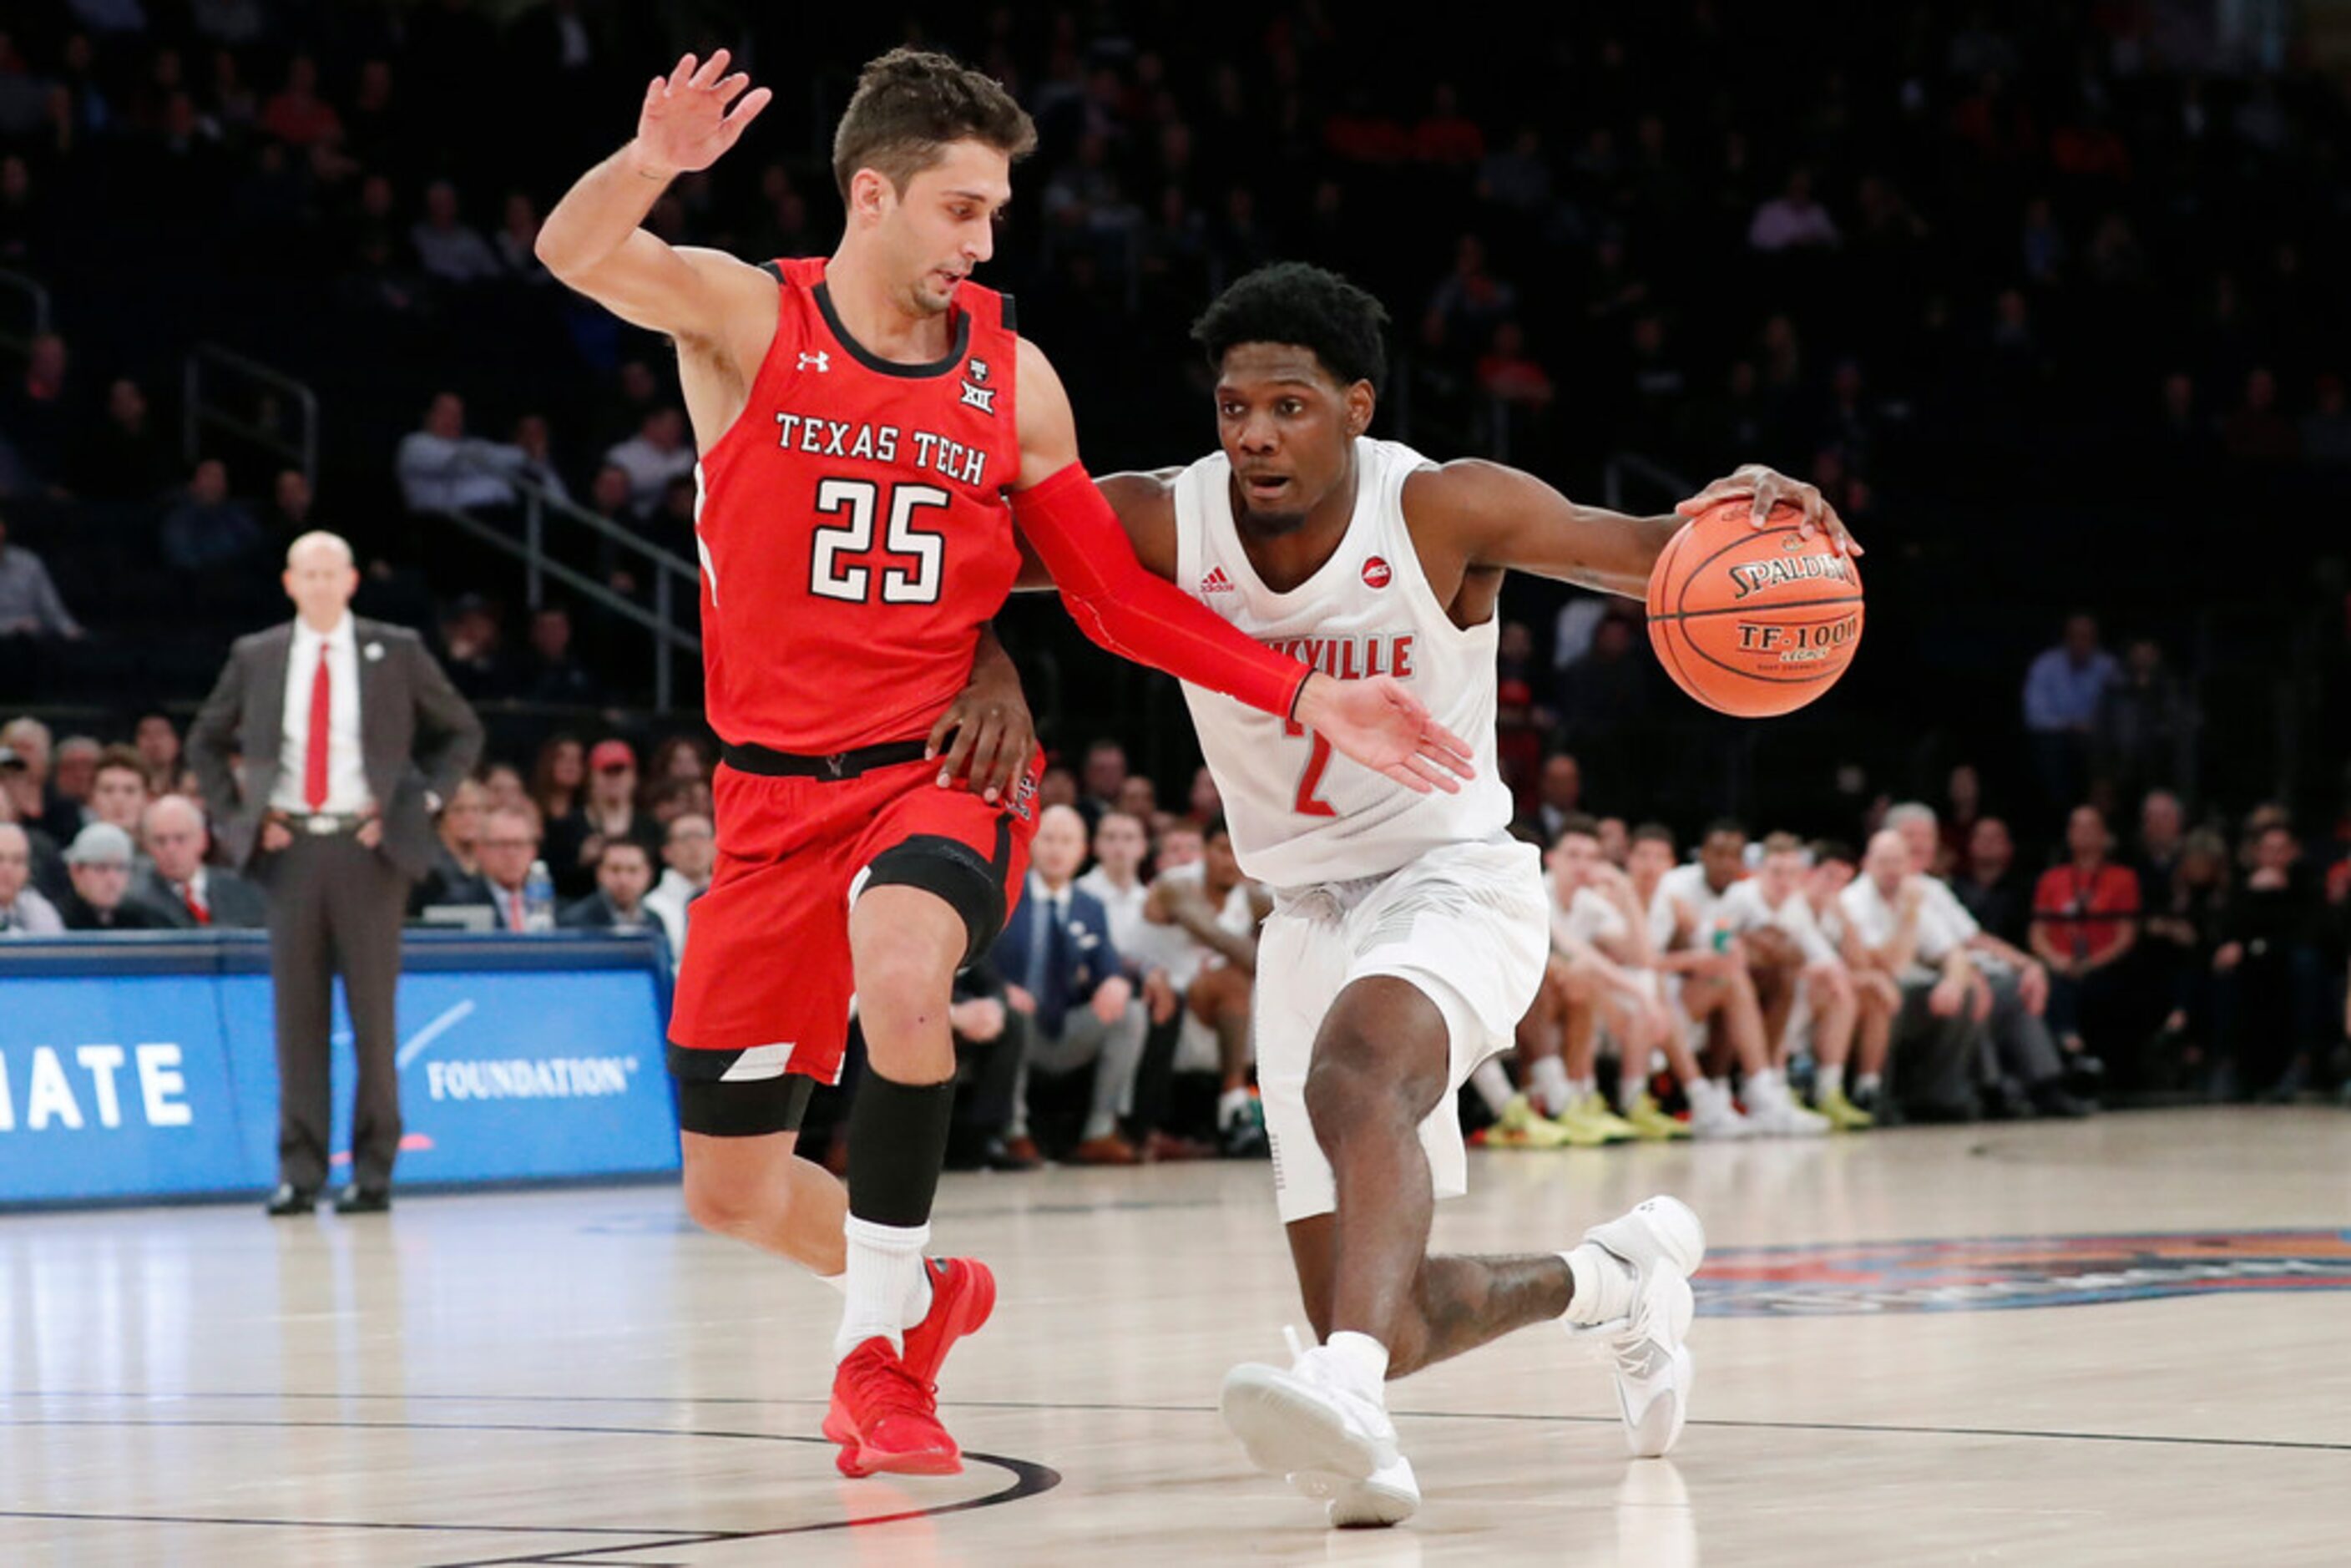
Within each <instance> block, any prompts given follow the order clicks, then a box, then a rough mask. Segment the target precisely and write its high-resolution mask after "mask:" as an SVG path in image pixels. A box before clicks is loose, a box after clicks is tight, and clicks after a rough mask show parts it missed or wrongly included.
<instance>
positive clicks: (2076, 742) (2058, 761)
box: [2024, 613, 2116, 810]
mask: <svg viewBox="0 0 2351 1568" xmlns="http://www.w3.org/2000/svg"><path fill="white" fill-rule="evenodd" d="M2115 674H2116V666H2115V657H2114V655H2113V654H2112V653H2107V652H2106V651H2105V649H2104V648H2101V647H2100V646H2099V645H2098V622H2097V618H2096V617H2095V616H2092V615H2088V614H2083V613H2075V614H2074V615H2070V616H2068V617H2066V620H2065V633H2064V637H2063V638H2062V639H2061V640H2060V641H2059V643H2058V644H2057V645H2056V646H2055V647H2053V648H2051V649H2049V650H2048V651H2047V652H2045V653H2043V654H2042V655H2041V656H2040V657H2039V658H2037V659H2035V660H2033V661H2032V668H2031V669H2030V670H2028V671H2027V672H2026V673H2025V676H2024V728H2025V733H2026V734H2027V736H2029V737H2030V738H2031V744H2032V759H2033V766H2034V768H2035V770H2036V771H2037V772H2038V774H2039V776H2040V781H2041V790H2042V796H2043V800H2044V801H2045V803H2047V804H2048V806H2049V807H2050V809H2051V810H2057V809H2059V808H2060V807H2063V806H2066V805H2069V804H2071V803H2072V802H2073V801H2074V800H2079V799H2081V797H2082V795H2083V793H2084V791H2085V786H2086V785H2087V784H2088V782H2089V759H2090V756H2089V748H2090V738H2091V737H2092V736H2093V735H2094V734H2095V733H2096V729H2097V723H2098V707H2099V705H2100V704H2101V703H2102V702H2103V701H2104V700H2105V693H2106V687H2107V686H2109V685H2112V684H2113V683H2114V679H2115Z"/></svg>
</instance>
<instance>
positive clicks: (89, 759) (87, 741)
mask: <svg viewBox="0 0 2351 1568" xmlns="http://www.w3.org/2000/svg"><path fill="white" fill-rule="evenodd" d="M105 755H106V747H103V746H100V745H99V743H98V737H95V736H89V735H69V736H67V737H65V738H64V739H63V740H60V741H58V742H57V760H56V761H55V762H54V763H52V764H51V765H50V768H49V787H50V788H51V789H55V790H56V791H57V793H58V794H60V795H62V796H64V797H65V798H66V799H67V800H71V801H73V802H74V803H75V804H76V805H78V806H84V807H87V806H88V805H89V798H90V796H91V794H92V793H93V792H95V791H96V789H98V764H99V758H102V757H104V756H105Z"/></svg>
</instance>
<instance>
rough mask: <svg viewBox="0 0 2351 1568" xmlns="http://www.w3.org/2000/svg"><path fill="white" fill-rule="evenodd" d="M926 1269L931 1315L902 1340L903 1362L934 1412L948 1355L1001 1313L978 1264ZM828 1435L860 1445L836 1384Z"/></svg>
mask: <svg viewBox="0 0 2351 1568" xmlns="http://www.w3.org/2000/svg"><path fill="white" fill-rule="evenodd" d="M923 1267H924V1268H925V1270H928V1271H929V1273H930V1277H931V1310H930V1311H929V1312H925V1313H924V1314H923V1321H922V1322H918V1323H916V1324H914V1326H913V1327H912V1328H910V1329H908V1330H907V1331H906V1332H905V1333H904V1334H903V1335H901V1336H900V1337H901V1338H902V1339H904V1342H905V1345H906V1348H905V1351H904V1354H902V1355H901V1357H900V1359H901V1360H902V1361H904V1363H905V1366H906V1370H907V1371H908V1372H910V1373H912V1374H913V1375H914V1379H915V1381H917V1382H919V1383H920V1384H922V1385H923V1386H924V1387H925V1388H926V1389H928V1390H930V1392H931V1397H932V1400H933V1402H934V1406H935V1403H936V1400H937V1397H938V1383H939V1367H940V1365H941V1364H944V1363H945V1362H946V1358H947V1352H948V1350H949V1349H951V1348H952V1347H953V1346H954V1344H955V1342H956V1341H957V1340H959V1339H961V1338H963V1336H964V1335H966V1334H967V1333H977V1332H978V1330H979V1328H980V1326H981V1325H982V1324H984V1323H986V1322H987V1316H988V1314H989V1313H990V1312H994V1311H995V1310H996V1276H995V1275H994V1274H993V1273H991V1272H990V1271H989V1270H988V1267H987V1264H985V1263H983V1262H981V1261H980V1260H978V1259H977V1258H925V1259H924V1260H923ZM824 1435H825V1436H826V1437H830V1438H831V1439H832V1441H834V1442H836V1443H839V1444H840V1445H841V1447H842V1448H844V1449H853V1448H855V1447H856V1445H857V1423H856V1422H855V1421H854V1420H852V1418H851V1416H850V1414H849V1412H848V1411H847V1410H846V1409H844V1408H843V1407H842V1406H841V1385H840V1383H839V1382H838V1381H837V1380H836V1381H835V1383H834V1385H833V1390H832V1405H831V1408H830V1409H828V1410H826V1411H825V1413H824Z"/></svg>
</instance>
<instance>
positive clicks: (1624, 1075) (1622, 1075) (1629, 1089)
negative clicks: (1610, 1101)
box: [1616, 1062, 1649, 1111]
mask: <svg viewBox="0 0 2351 1568" xmlns="http://www.w3.org/2000/svg"><path fill="white" fill-rule="evenodd" d="M1647 1092H1649V1081H1648V1080H1647V1079H1646V1078H1644V1077H1642V1076H1641V1075H1640V1074H1639V1073H1637V1072H1635V1071H1633V1068H1632V1064H1631V1063H1630V1062H1627V1063H1625V1067H1624V1070H1623V1071H1620V1072H1619V1073H1618V1074H1617V1075H1616V1109H1618V1110H1619V1111H1630V1110H1631V1109H1632V1108H1633V1107H1634V1106H1635V1105H1637V1104H1639V1103H1640V1102H1641V1096H1642V1095H1644V1094H1646V1093H1647Z"/></svg>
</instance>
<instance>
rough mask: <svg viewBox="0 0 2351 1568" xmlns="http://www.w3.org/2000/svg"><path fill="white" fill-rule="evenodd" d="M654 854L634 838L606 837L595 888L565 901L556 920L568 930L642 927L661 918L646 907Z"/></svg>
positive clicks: (651, 885) (649, 891)
mask: <svg viewBox="0 0 2351 1568" xmlns="http://www.w3.org/2000/svg"><path fill="white" fill-rule="evenodd" d="M652 891H653V856H652V855H651V854H650V853H648V852H646V849H645V846H644V845H643V844H641V843H639V842H637V841H636V840H634V839H607V840H605V841H604V851H603V853H601V855H599V856H597V857H596V891H595V892H593V893H591V894H589V895H588V896H587V897H585V898H583V899H580V901H579V902H578V903H576V904H566V905H565V906H564V908H563V912H562V914H560V915H558V916H557V917H556V921H555V923H556V924H557V925H560V926H562V927H563V928H564V929H566V930H569V931H641V930H643V928H644V927H646V926H648V925H652V926H655V927H658V926H659V925H660V924H661V923H660V921H659V920H657V919H656V918H654V915H653V911H652V910H650V909H647V908H646V907H645V894H648V893H651V892H652Z"/></svg>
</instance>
